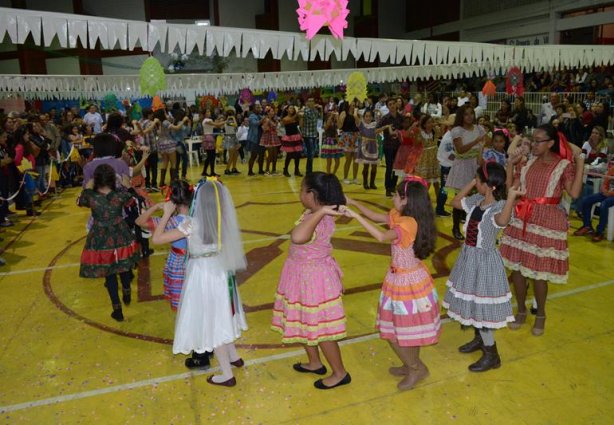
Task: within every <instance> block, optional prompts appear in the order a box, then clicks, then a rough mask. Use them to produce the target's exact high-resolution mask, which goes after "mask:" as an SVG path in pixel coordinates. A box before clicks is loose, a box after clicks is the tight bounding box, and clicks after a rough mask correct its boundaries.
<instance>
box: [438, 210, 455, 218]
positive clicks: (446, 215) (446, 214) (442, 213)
mask: <svg viewBox="0 0 614 425" xmlns="http://www.w3.org/2000/svg"><path fill="white" fill-rule="evenodd" d="M435 214H437V217H450V216H451V215H452V214H450V213H449V212H447V211H437V212H436V213H435Z"/></svg>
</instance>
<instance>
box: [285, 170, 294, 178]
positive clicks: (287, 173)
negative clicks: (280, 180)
mask: <svg viewBox="0 0 614 425" xmlns="http://www.w3.org/2000/svg"><path fill="white" fill-rule="evenodd" d="M284 176H285V177H292V176H291V175H290V173H289V172H288V171H287V170H284Z"/></svg>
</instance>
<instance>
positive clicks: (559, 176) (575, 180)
mask: <svg viewBox="0 0 614 425" xmlns="http://www.w3.org/2000/svg"><path fill="white" fill-rule="evenodd" d="M569 151H570V150H569V146H568V145H567V144H566V143H565V142H564V141H562V140H560V139H559V134H558V133H557V132H556V130H555V129H554V127H553V126H552V125H550V124H545V125H541V126H539V127H537V128H536V129H535V131H534V132H533V143H532V153H533V158H531V159H530V160H529V161H528V162H527V164H526V165H525V166H523V167H522V169H521V170H520V173H519V174H516V175H514V173H513V167H514V165H515V164H516V163H518V162H520V159H521V155H519V154H514V155H512V158H510V160H509V161H508V163H507V179H508V185H510V186H517V185H518V184H520V187H521V190H526V195H525V196H524V197H522V198H521V200H520V202H519V203H518V205H517V206H516V214H515V217H514V218H512V220H511V221H510V224H509V226H508V227H507V228H506V229H505V232H504V233H503V236H502V237H501V256H502V257H503V262H504V264H505V266H506V267H507V268H508V269H510V270H511V271H512V275H511V280H512V283H513V285H514V289H515V292H516V301H517V303H518V313H517V314H516V317H515V319H516V320H515V322H514V323H511V324H509V325H508V326H509V328H510V329H518V328H520V327H521V326H522V325H523V324H524V322H525V321H526V318H527V309H526V305H525V301H526V298H527V279H533V280H534V282H535V283H534V284H535V287H534V293H535V299H536V301H537V316H536V317H535V324H534V325H533V329H532V333H533V335H535V336H540V335H543V333H544V326H545V324H546V296H547V294H548V281H550V282H552V283H566V282H567V275H568V271H569V250H568V247H567V230H568V228H569V224H568V221H567V214H566V212H565V210H564V209H563V208H561V207H560V206H559V204H560V201H561V196H562V194H563V191H565V192H567V193H568V194H569V195H570V196H571V197H572V198H576V197H578V195H579V194H580V190H581V189H582V175H583V170H584V158H583V157H582V156H581V155H579V154H578V155H576V156H575V158H574V162H575V165H574V164H573V163H572V161H571V160H570V159H566V158H570V157H571V155H570V154H568V153H567V152H569ZM512 177H513V179H514V180H513V182H512V181H511V179H512Z"/></svg>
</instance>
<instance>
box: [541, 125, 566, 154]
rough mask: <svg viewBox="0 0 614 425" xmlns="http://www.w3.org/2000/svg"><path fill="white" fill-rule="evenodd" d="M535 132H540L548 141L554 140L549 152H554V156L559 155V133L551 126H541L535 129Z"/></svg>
mask: <svg viewBox="0 0 614 425" xmlns="http://www.w3.org/2000/svg"><path fill="white" fill-rule="evenodd" d="M536 130H542V131H543V132H545V133H546V134H547V135H548V137H549V138H550V139H552V140H554V144H553V145H552V146H551V147H550V152H554V153H556V154H559V153H561V146H560V145H559V143H560V140H559V132H558V131H557V129H556V128H554V126H553V125H552V124H542V125H540V126H539V127H537V128H536Z"/></svg>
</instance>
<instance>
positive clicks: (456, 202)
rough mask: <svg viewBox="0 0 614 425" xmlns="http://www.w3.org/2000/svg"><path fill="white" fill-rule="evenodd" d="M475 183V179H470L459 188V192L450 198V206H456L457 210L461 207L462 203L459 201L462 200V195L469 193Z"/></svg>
mask: <svg viewBox="0 0 614 425" xmlns="http://www.w3.org/2000/svg"><path fill="white" fill-rule="evenodd" d="M475 184H476V181H475V179H473V180H471V181H470V182H469V183H467V184H466V185H465V187H463V188H462V189H461V191H460V192H458V193H457V194H456V196H455V197H454V199H453V200H452V206H453V207H454V208H456V209H457V210H462V209H463V204H462V203H461V201H462V200H463V198H464V197H466V196H467V195H469V193H471V190H472V189H473V187H474V186H475Z"/></svg>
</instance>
